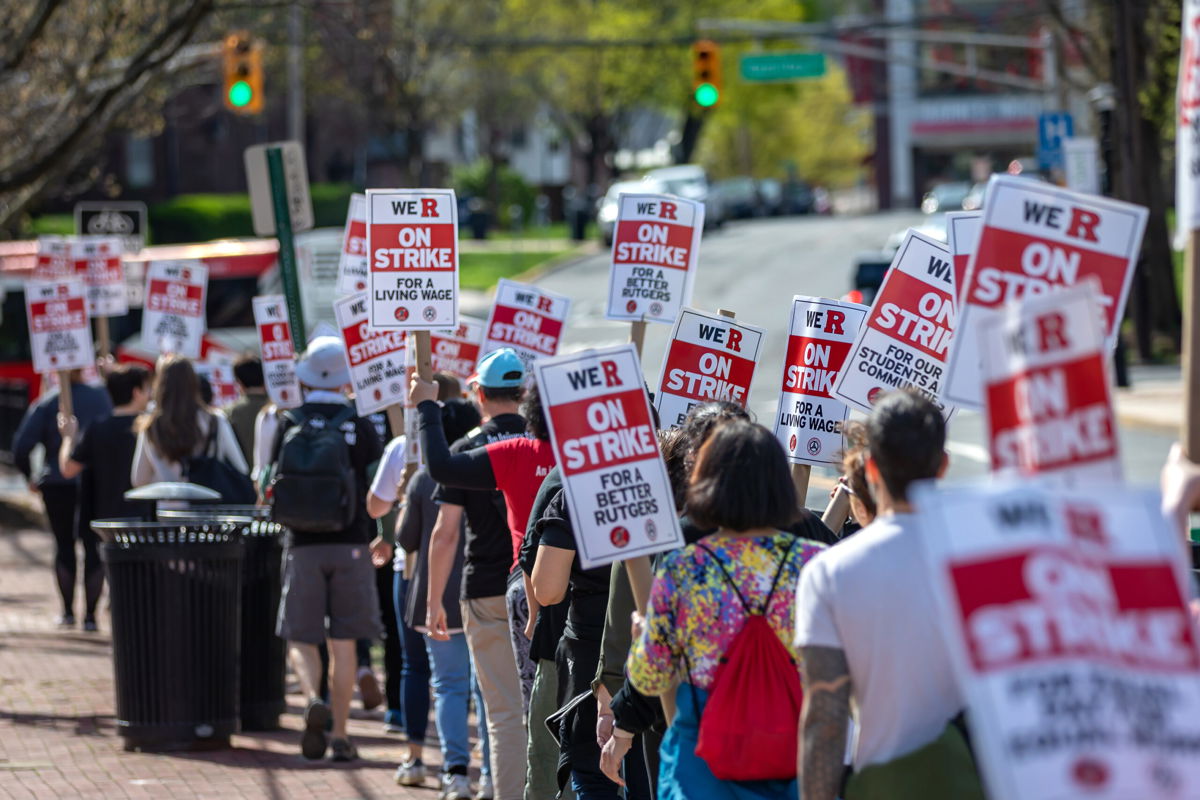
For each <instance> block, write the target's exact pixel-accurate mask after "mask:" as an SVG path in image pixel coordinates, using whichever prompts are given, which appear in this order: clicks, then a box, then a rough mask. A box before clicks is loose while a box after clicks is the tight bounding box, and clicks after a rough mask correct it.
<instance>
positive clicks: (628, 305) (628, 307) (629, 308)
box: [625, 300, 637, 314]
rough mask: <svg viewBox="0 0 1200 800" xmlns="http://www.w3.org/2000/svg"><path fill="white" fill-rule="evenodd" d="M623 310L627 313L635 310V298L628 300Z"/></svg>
mask: <svg viewBox="0 0 1200 800" xmlns="http://www.w3.org/2000/svg"><path fill="white" fill-rule="evenodd" d="M625 311H626V312H627V313H629V314H632V313H633V312H635V311H637V301H636V300H630V301H629V302H628V303H626V304H625Z"/></svg>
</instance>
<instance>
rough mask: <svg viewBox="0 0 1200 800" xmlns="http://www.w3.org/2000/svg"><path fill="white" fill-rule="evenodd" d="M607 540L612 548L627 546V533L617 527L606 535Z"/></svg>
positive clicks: (620, 527) (625, 530)
mask: <svg viewBox="0 0 1200 800" xmlns="http://www.w3.org/2000/svg"><path fill="white" fill-rule="evenodd" d="M608 538H609V541H611V542H612V543H613V547H625V546H627V545H628V544H629V531H628V530H627V529H625V528H623V527H622V526H620V525H618V526H617V527H615V528H613V529H612V531H611V532H610V533H609V534H608Z"/></svg>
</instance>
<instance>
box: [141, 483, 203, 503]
mask: <svg viewBox="0 0 1200 800" xmlns="http://www.w3.org/2000/svg"><path fill="white" fill-rule="evenodd" d="M125 499H126V500H220V499H221V493H220V492H217V491H214V490H212V489H209V488H208V487H207V486H200V485H199V484H195V483H182V482H178V481H162V482H161V483H148V484H146V485H145V486H139V487H137V488H136V489H130V490H129V491H128V492H126V493H125Z"/></svg>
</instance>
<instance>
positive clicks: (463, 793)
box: [438, 775, 471, 800]
mask: <svg viewBox="0 0 1200 800" xmlns="http://www.w3.org/2000/svg"><path fill="white" fill-rule="evenodd" d="M438 800H471V782H470V781H469V780H467V776H466V775H442V793H441V794H440V795H438Z"/></svg>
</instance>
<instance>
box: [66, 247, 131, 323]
mask: <svg viewBox="0 0 1200 800" xmlns="http://www.w3.org/2000/svg"><path fill="white" fill-rule="evenodd" d="M70 244H71V260H72V261H73V262H74V264H75V275H76V276H77V277H79V278H82V279H83V282H84V285H85V286H87V301H88V316H90V317H122V316H124V315H125V314H128V313H129V295H128V293H127V292H126V290H125V275H124V270H123V269H122V266H121V254H122V253H123V252H124V245H123V244H122V242H121V237H119V236H77V237H74V238H72V239H71V242H70Z"/></svg>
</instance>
